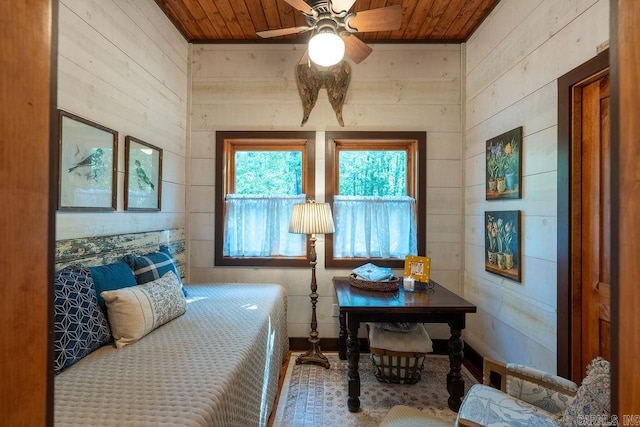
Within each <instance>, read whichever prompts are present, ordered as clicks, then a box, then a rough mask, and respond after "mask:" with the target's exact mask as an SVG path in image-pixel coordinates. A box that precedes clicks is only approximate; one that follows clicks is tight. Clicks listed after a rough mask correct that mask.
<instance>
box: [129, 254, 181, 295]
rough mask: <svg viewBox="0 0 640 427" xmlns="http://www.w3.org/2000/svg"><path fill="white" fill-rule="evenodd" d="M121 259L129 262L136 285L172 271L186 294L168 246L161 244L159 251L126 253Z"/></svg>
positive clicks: (156, 278)
mask: <svg viewBox="0 0 640 427" xmlns="http://www.w3.org/2000/svg"><path fill="white" fill-rule="evenodd" d="M122 260H123V261H124V262H126V263H127V264H129V267H131V269H132V270H133V274H134V275H135V276H136V282H138V285H142V284H144V283H148V282H152V281H154V280H158V279H159V278H161V277H162V276H164V275H165V274H166V273H167V272H169V271H173V272H174V273H175V274H176V277H177V278H178V281H179V282H180V288H181V289H182V293H183V294H184V296H187V290H186V289H185V288H184V286H182V279H180V273H179V272H178V268H177V267H176V265H175V263H174V262H173V258H172V256H171V252H170V251H169V248H168V247H166V246H164V245H162V246H160V251H159V252H152V253H149V254H146V255H142V256H135V255H126V256H125V257H124V258H122Z"/></svg>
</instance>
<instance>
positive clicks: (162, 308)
mask: <svg viewBox="0 0 640 427" xmlns="http://www.w3.org/2000/svg"><path fill="white" fill-rule="evenodd" d="M102 297H103V298H104V300H105V301H106V303H107V315H108V317H109V323H110V325H111V332H112V334H113V338H114V339H115V343H116V347H118V348H122V347H124V346H125V345H128V344H132V343H134V342H136V341H138V340H139V339H140V338H142V337H144V336H145V335H147V334H148V333H149V332H151V331H153V330H154V329H155V328H157V327H159V326H162V325H164V324H165V323H167V322H168V321H170V320H172V319H175V318H176V317H178V316H180V315H182V314H184V312H185V311H186V307H187V305H186V301H185V299H184V295H183V294H182V290H181V287H180V282H179V281H178V277H177V276H176V275H175V273H174V272H173V271H169V272H168V273H167V274H165V275H164V276H162V277H161V278H160V279H158V280H154V281H152V282H148V283H145V284H143V285H139V286H132V287H129V288H122V289H119V290H115V291H104V292H103V293H102Z"/></svg>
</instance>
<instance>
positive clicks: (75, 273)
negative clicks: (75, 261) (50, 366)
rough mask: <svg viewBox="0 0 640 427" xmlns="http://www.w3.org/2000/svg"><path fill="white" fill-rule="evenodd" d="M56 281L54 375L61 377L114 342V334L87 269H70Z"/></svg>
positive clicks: (60, 273)
mask: <svg viewBox="0 0 640 427" xmlns="http://www.w3.org/2000/svg"><path fill="white" fill-rule="evenodd" d="M54 279H55V280H54V296H55V302H54V315H55V317H54V326H53V332H54V372H55V373H56V374H58V373H60V371H61V370H62V369H64V368H66V367H68V366H71V365H72V364H74V363H75V362H77V361H78V360H80V359H82V358H83V357H84V356H86V355H87V354H89V353H91V352H92V351H93V350H95V349H97V348H98V347H100V346H101V345H103V344H106V343H108V342H109V341H111V331H110V330H109V324H108V323H107V318H106V317H105V315H104V313H103V312H102V310H101V309H100V307H99V306H98V299H97V297H96V291H95V288H94V286H93V280H92V279H91V275H90V274H89V270H88V269H87V268H85V267H82V266H80V265H74V266H70V267H66V268H63V269H62V270H60V271H57V272H56V274H55V278H54Z"/></svg>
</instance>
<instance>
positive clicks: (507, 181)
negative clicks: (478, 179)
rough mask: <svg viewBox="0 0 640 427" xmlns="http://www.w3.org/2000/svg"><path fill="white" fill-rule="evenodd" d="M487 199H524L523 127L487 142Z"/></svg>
mask: <svg viewBox="0 0 640 427" xmlns="http://www.w3.org/2000/svg"><path fill="white" fill-rule="evenodd" d="M486 150H487V151H486V153H487V155H486V171H487V176H486V199H487V200H492V199H520V198H522V185H521V183H522V126H520V127H517V128H515V129H512V130H510V131H509V132H505V133H503V134H502V135H498V136H496V137H494V138H491V139H489V140H487V147H486Z"/></svg>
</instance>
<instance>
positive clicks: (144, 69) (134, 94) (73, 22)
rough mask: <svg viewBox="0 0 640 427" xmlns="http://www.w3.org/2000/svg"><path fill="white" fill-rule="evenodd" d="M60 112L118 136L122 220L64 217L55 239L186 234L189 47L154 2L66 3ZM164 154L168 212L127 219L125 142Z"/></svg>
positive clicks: (99, 216)
mask: <svg viewBox="0 0 640 427" xmlns="http://www.w3.org/2000/svg"><path fill="white" fill-rule="evenodd" d="M59 8H60V18H59V22H60V36H59V39H60V40H59V55H58V105H59V108H61V109H63V110H66V111H69V112H71V113H74V114H77V115H79V116H81V117H84V118H87V119H89V120H91V121H94V122H96V123H99V124H101V125H104V126H106V127H108V128H111V129H114V130H116V131H118V132H119V135H118V136H119V141H118V163H117V171H118V173H117V177H118V185H117V189H116V191H117V210H116V212H106V213H105V212H102V213H96V212H87V213H83V212H60V213H58V214H57V216H56V219H57V230H56V231H57V234H56V239H58V240H59V239H69V238H75V237H89V236H101V235H110V234H121V233H132V232H138V231H146V230H158V229H171V228H184V226H185V223H186V214H185V209H186V202H185V199H186V187H185V185H186V166H187V161H186V151H187V147H186V137H187V135H186V133H187V131H186V129H187V102H188V70H189V62H188V55H189V46H188V43H187V42H186V40H185V39H184V38H183V37H182V36H181V35H180V33H179V32H178V31H177V30H176V29H175V27H173V25H172V24H171V22H170V21H169V19H168V18H167V17H166V16H165V15H164V13H163V12H162V11H161V10H160V9H159V8H158V6H157V5H156V4H155V2H154V1H153V0H105V1H101V0H61V1H60V2H59ZM127 135H131V136H133V137H135V138H138V139H141V140H143V141H145V142H147V143H149V144H152V145H155V146H157V147H160V148H162V149H163V173H162V175H163V176H162V210H161V211H160V212H135V213H129V212H127V211H124V167H125V159H124V155H125V149H124V147H125V146H124V138H125V137H126V136H127Z"/></svg>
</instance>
